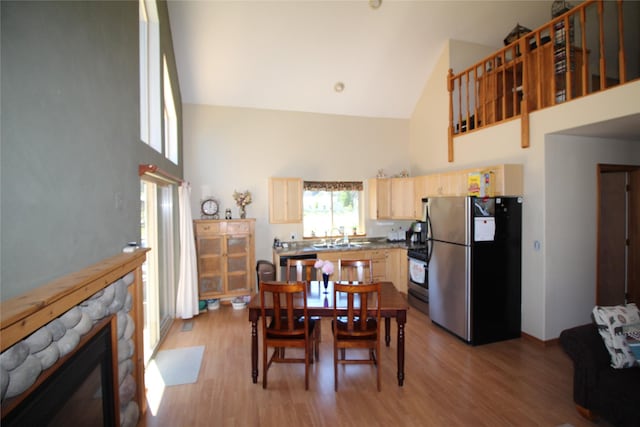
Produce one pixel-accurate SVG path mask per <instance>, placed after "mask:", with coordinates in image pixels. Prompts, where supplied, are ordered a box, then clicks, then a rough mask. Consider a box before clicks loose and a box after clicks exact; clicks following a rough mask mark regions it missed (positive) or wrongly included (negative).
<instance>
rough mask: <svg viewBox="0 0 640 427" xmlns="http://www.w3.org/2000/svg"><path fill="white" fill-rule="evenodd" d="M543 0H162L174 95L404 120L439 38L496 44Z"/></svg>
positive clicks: (541, 15) (546, 13)
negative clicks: (373, 0)
mask: <svg viewBox="0 0 640 427" xmlns="http://www.w3.org/2000/svg"><path fill="white" fill-rule="evenodd" d="M551 3H552V2H551V1H539V0H538V1H524V0H519V1H515V0H512V1H478V0H476V1H454V0H451V1H428V0H423V1H401V0H383V3H382V5H381V6H380V7H379V8H378V9H375V10H374V9H372V8H371V7H370V6H369V3H368V0H353V1H347V0H296V1H293V0H292V1H239V0H236V1H213V0H200V1H190V0H169V2H168V8H169V16H170V21H171V30H172V36H173V43H174V49H175V53H176V59H177V64H178V74H179V79H180V89H181V93H182V101H183V102H184V103H193V104H208V105H223V106H237V107H252V108H262V109H275V110H290V111H305V112H318V113H328V114H342V115H355V116H367V117H391V118H409V117H410V116H411V113H412V112H413V110H414V107H415V105H416V102H417V100H418V97H419V96H420V95H421V93H422V90H423V88H424V84H425V82H426V80H427V78H428V77H429V75H430V74H431V70H432V69H433V67H434V65H435V62H436V60H437V59H438V57H439V56H440V54H441V52H442V49H443V47H444V46H445V43H446V41H447V40H448V39H456V40H462V41H469V42H475V43H478V44H482V45H486V46H491V47H496V48H499V47H500V46H502V40H503V39H504V37H506V36H507V34H508V33H509V32H510V31H511V29H513V27H515V25H516V24H517V23H520V24H521V25H524V26H525V27H528V28H530V29H535V28H537V27H538V26H540V25H542V24H543V23H545V22H547V21H549V20H550V18H551ZM470 65H471V64H470ZM454 71H456V70H454ZM458 71H459V70H458ZM339 81H340V82H344V85H345V89H344V91H343V92H341V93H337V92H335V91H334V85H335V83H336V82H339ZM442 81H443V84H445V83H444V82H445V76H442Z"/></svg>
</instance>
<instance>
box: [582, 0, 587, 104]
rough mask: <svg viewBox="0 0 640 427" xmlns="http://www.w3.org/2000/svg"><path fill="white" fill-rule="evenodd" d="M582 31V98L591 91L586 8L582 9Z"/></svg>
mask: <svg viewBox="0 0 640 427" xmlns="http://www.w3.org/2000/svg"><path fill="white" fill-rule="evenodd" d="M580 29H581V31H580V32H581V33H582V37H581V39H582V40H581V42H580V43H581V44H582V69H581V70H580V72H581V73H582V79H581V80H582V96H585V95H587V91H588V90H589V81H588V76H589V57H588V53H587V17H586V12H585V8H584V7H583V8H581V9H580Z"/></svg>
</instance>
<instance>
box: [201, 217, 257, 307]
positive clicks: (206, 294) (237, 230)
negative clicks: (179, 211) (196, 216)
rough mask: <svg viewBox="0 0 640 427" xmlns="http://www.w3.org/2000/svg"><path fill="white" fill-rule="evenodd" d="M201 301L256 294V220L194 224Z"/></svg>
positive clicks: (210, 221) (214, 221)
mask: <svg viewBox="0 0 640 427" xmlns="http://www.w3.org/2000/svg"><path fill="white" fill-rule="evenodd" d="M193 226H194V235H195V240H196V252H197V257H198V295H199V298H200V299H201V300H204V299H218V298H229V297H236V296H242V295H250V294H253V293H255V283H256V281H255V272H254V270H253V268H254V266H255V219H238V220H194V221H193Z"/></svg>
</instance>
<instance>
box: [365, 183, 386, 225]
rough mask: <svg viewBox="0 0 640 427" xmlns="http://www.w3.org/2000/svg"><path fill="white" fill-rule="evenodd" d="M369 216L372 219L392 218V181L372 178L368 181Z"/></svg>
mask: <svg viewBox="0 0 640 427" xmlns="http://www.w3.org/2000/svg"><path fill="white" fill-rule="evenodd" d="M367 184H368V187H369V216H370V217H371V218H372V219H385V218H391V179H390V178H372V179H369V180H368V183H367Z"/></svg>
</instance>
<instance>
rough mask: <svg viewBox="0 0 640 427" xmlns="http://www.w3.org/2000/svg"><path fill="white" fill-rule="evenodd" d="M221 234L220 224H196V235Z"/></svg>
mask: <svg viewBox="0 0 640 427" xmlns="http://www.w3.org/2000/svg"><path fill="white" fill-rule="evenodd" d="M219 232H220V223H218V222H213V221H211V222H197V223H196V234H209V233H215V234H217V233H219Z"/></svg>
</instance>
